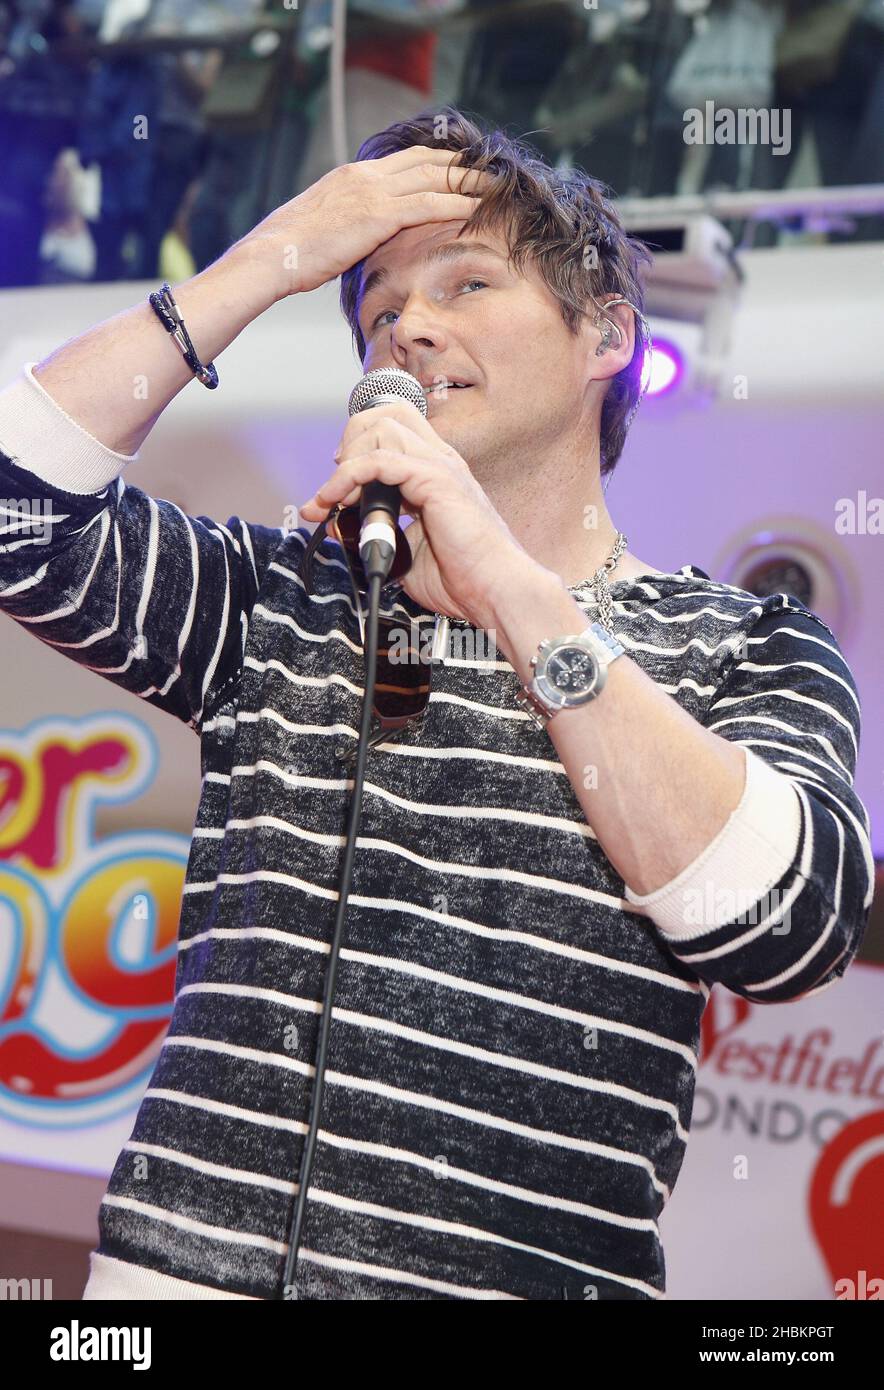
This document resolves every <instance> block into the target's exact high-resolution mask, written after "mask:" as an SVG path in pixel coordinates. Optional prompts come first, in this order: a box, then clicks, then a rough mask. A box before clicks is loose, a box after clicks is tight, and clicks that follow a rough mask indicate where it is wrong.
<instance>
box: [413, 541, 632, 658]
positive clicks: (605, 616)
mask: <svg viewBox="0 0 884 1390" xmlns="http://www.w3.org/2000/svg"><path fill="white" fill-rule="evenodd" d="M628 544H629V541H628V540H627V538H626V534H625V532H623V531H618V532H617V538H616V540H615V541H614V546H613V549H612V551H611V553H610V555H609V556H608V558H607V560H606V561H605V563H604V564H603V565H600V566H599V568H598V569H597V570H596V571H595V573H594V575H593V577H592V579H591V580H590V581H589V582H590V585H591V587H592V591H593V594H594V595H595V601H596V603H597V605H598V610H599V620H600V621H601V624H602V626H603V627H606V628H607V629H608V631H609V632H613V631H614V623H615V621H616V617H615V614H614V601H613V599H612V598H611V590H610V586H609V584H608V575H609V574H610V573H611V571H612V570H613V569H615V568H616V565H617V561H618V560H619V559H620V556H621V555H622V554H623V552H624V550H625V549H626V547H627V545H628ZM585 584H586V580H585V579H584V580H581V581H580V583H579V584H572V585H571V587H570V589H569V590H568V592H569V593H573V592H574V590H575V589H582V588H583V587H584V586H585ZM451 621H454V622H459V623H464V622H465V621H466V620H465V619H462V618H455V619H452V620H451ZM448 625H449V619H448V618H447V617H446V616H445V614H444V613H437V614H436V627H435V631H434V634H433V649H432V650H433V657H434V658H436V659H437V660H438V659H439V658H440V657H441V656H442V655H443V653H444V652H445V650H446V648H447V645H448Z"/></svg>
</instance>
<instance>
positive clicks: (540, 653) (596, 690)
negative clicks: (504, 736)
mask: <svg viewBox="0 0 884 1390" xmlns="http://www.w3.org/2000/svg"><path fill="white" fill-rule="evenodd" d="M622 655H623V648H622V647H621V645H620V643H619V642H618V641H617V638H616V637H615V636H614V634H613V633H612V632H609V631H608V629H607V628H605V627H602V625H601V623H590V625H589V627H587V628H585V629H584V631H583V632H580V633H577V634H576V635H572V636H567V637H547V638H545V639H544V640H543V641H542V642H541V644H540V646H539V647H538V648H537V654H536V655H535V656H532V658H531V666H532V668H533V670H534V679H533V680H532V681H531V684H530V685H527V686H523V687H522V688H521V690H519V692H518V694H517V695H516V703H517V704H518V705H519V706H520V707H521V708H522V709H524V710H526V711H527V712H528V714H530V716H531V718H532V719H533V720H534V722H535V724H536V725H537V726H538V728H541V729H545V728H546V726H547V724H548V723H549V721H550V720H551V719H552V717H553V715H554V714H558V712H559V710H562V709H574V708H576V707H577V706H578V705H586V704H589V701H590V700H594V699H596V697H597V696H598V695H600V694H601V692H602V690H603V689H604V685H605V681H606V680H607V679H608V667H609V666H610V664H611V662H612V661H616V659H617V657H618V656H622Z"/></svg>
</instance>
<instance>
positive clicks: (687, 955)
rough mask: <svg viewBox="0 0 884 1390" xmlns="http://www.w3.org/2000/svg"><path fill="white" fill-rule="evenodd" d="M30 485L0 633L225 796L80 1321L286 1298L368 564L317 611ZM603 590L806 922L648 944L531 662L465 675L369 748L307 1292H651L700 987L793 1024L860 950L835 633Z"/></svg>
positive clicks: (195, 856) (716, 599) (250, 558)
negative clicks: (97, 691)
mask: <svg viewBox="0 0 884 1390" xmlns="http://www.w3.org/2000/svg"><path fill="white" fill-rule="evenodd" d="M26 462H27V461H26V460H22V459H18V460H17V461H13V460H12V459H11V458H10V457H8V456H7V455H0V494H2V495H3V496H5V497H6V498H12V499H16V498H36V499H44V500H45V502H46V504H47V505H51V508H52V511H53V513H54V517H55V521H54V527H53V532H52V537H51V542H50V543H49V544H37V543H36V542H35V540H34V539H32V533H30V532H29V531H28V528H27V522H26V520H25V519H23V518H22V516H21V515H20V514H16V513H15V510H14V508H9V507H6V515H5V516H0V531H2V535H0V541H2V542H3V544H2V554H0V609H2V611H3V612H4V613H5V614H7V615H8V616H9V617H11V618H13V619H15V620H16V621H17V622H19V623H20V624H22V625H23V626H25V627H26V629H27V630H28V631H30V632H32V633H33V634H34V635H35V636H37V637H39V638H41V639H42V640H43V641H44V642H47V643H49V644H50V645H57V648H58V651H59V652H60V653H63V654H64V655H66V656H67V657H69V658H71V659H73V660H75V661H77V662H79V663H80V664H82V665H84V666H87V667H88V668H89V669H91V670H94V671H97V672H99V673H100V674H102V675H104V676H105V677H106V678H107V679H108V680H111V681H113V682H114V683H115V684H116V685H118V686H120V687H122V688H123V689H125V690H127V691H130V692H131V693H133V694H135V695H138V696H139V697H140V698H142V699H145V700H147V701H148V702H149V703H150V704H152V705H154V706H156V707H158V708H160V709H163V710H165V711H168V712H169V713H170V714H172V715H174V716H175V717H176V718H178V719H181V720H183V721H185V722H187V723H188V724H189V725H190V726H191V727H192V728H193V729H194V730H195V731H196V732H197V733H198V734H199V735H200V747H201V766H202V774H203V782H202V793H201V798H200V803H199V809H198V813H197V819H196V825H195V829H194V833H193V841H192V847H191V852H190V857H189V860H188V864H187V874H186V884H185V888H184V895H183V903H182V912H181V918H180V948H179V956H178V969H177V977H176V991H175V1002H174V1012H173V1014H172V1018H171V1023H170V1026H169V1030H168V1035H167V1037H166V1040H165V1042H164V1044H163V1047H162V1050H161V1052H160V1055H159V1057H158V1059H157V1062H156V1066H155V1069H154V1071H153V1074H152V1076H151V1078H150V1082H149V1084H148V1087H147V1091H146V1094H145V1096H144V1100H143V1102H142V1104H141V1107H140V1109H139V1112H138V1116H137V1120H136V1123H135V1127H134V1130H133V1132H132V1136H131V1139H130V1140H129V1142H128V1143H127V1144H126V1145H125V1147H124V1148H123V1150H122V1152H121V1153H120V1155H119V1158H118V1160H117V1163H116V1165H115V1167H114V1170H113V1173H112V1176H111V1179H110V1183H109V1187H108V1190H107V1194H106V1196H105V1198H104V1201H103V1203H102V1207H101V1211H100V1244H99V1247H98V1251H97V1252H96V1253H95V1254H94V1255H93V1276H92V1279H91V1280H90V1286H92V1291H90V1290H89V1289H87V1294H86V1297H96V1298H97V1297H143V1298H150V1297H162V1298H172V1297H194V1298H212V1297H237V1296H239V1297H247V1298H263V1299H271V1298H275V1297H279V1289H280V1284H281V1279H282V1273H283V1268H284V1258H285V1251H286V1246H285V1239H286V1232H287V1229H288V1224H289V1219H290V1214H291V1210H292V1206H293V1202H294V1197H295V1185H294V1180H295V1176H296V1174H297V1171H298V1167H299V1161H300V1149H301V1145H302V1143H303V1137H304V1134H305V1132H306V1122H307V1115H308V1105H309V1093H310V1087H311V1084H312V1075H313V1072H312V1062H313V1057H314V1050H315V1042H316V1032H317V1026H318V1008H319V1005H318V1001H319V1000H321V997H322V990H323V979H324V972H325V969H326V963H327V953H328V943H329V940H330V936H331V929H332V923H333V918H334V907H335V899H336V893H337V883H338V878H339V871H340V857H341V850H342V845H343V839H344V827H345V818H346V810H347V805H348V797H349V789H350V785H351V783H350V782H349V781H348V780H347V775H346V774H342V771H341V764H340V762H339V760H338V759H337V758H336V757H335V749H336V747H337V746H338V745H340V744H341V743H342V742H345V741H352V740H355V738H356V734H357V730H358V725H359V710H360V703H361V694H362V679H363V677H362V657H361V646H360V642H359V630H358V626H357V621H356V616H355V610H354V607H353V601H352V598H351V596H350V590H349V584H348V578H347V572H346V569H345V567H344V565H343V564H342V562H341V559H340V556H339V554H338V552H337V550H336V547H335V545H334V544H333V543H332V542H328V541H327V542H325V543H324V544H323V546H322V547H321V549H320V551H319V553H318V563H317V565H316V589H317V592H316V594H315V596H314V597H312V598H308V597H307V596H306V594H305V592H304V589H303V585H302V583H301V581H300V579H299V577H298V574H297V569H298V565H299V561H300V559H301V556H302V553H303V549H304V546H305V543H306V539H307V532H306V530H303V529H300V530H292V531H288V532H287V531H285V530H284V529H280V528H274V527H265V526H260V525H254V524H249V523H246V522H243V521H242V520H240V519H239V518H237V517H232V518H231V519H230V520H229V521H228V522H227V523H226V525H222V524H221V523H219V522H217V521H213V520H211V519H210V518H208V517H205V516H200V517H188V516H186V515H184V514H183V513H182V512H181V510H180V509H179V508H178V507H176V506H175V505H173V504H172V503H170V502H167V501H163V500H160V499H155V498H153V497H150V496H148V495H147V494H146V493H144V492H143V491H140V490H139V489H138V488H136V487H133V486H130V485H127V484H125V483H124V482H123V480H122V478H121V477H120V478H117V479H116V480H115V481H114V482H112V483H110V484H109V485H108V486H106V487H105V488H103V489H102V490H101V491H99V492H96V493H71V492H67V491H65V490H63V489H62V488H59V487H56V486H51V485H49V484H47V483H46V482H45V481H44V480H43V479H42V478H41V477H39V476H37V474H36V473H33V472H30V471H28V470H27V468H26V467H25V463H26ZM4 506H6V504H4ZM41 519H42V518H41ZM571 592H572V594H573V595H574V597H575V599H576V600H577V602H578V603H579V605H580V606H581V607H582V608H584V610H585V611H586V612H587V614H588V615H589V617H590V618H591V617H593V616H596V614H595V611H594V601H593V597H592V593H591V590H590V589H589V587H588V585H587V586H575V588H574V589H572V591H571ZM612 596H613V599H614V602H615V609H616V614H617V633H618V636H619V638H620V641H621V642H622V643H623V645H624V647H625V649H626V651H627V653H628V655H629V657H631V658H632V659H633V660H634V661H636V662H637V663H638V664H639V665H640V666H641V667H642V669H643V670H645V671H646V672H647V673H648V675H650V676H651V677H652V678H653V679H654V680H655V681H657V682H658V683H659V684H660V685H661V686H662V688H663V689H664V690H666V691H667V692H668V693H669V694H670V695H671V696H672V698H673V699H675V700H677V701H678V702H679V704H681V705H682V706H683V708H684V709H686V710H687V711H688V712H689V713H690V714H691V715H693V717H694V718H695V719H697V720H698V721H700V723H701V724H703V725H704V726H706V727H707V728H709V729H713V730H715V731H717V732H720V733H721V735H722V736H723V737H725V738H727V739H731V740H734V741H736V742H739V743H741V744H743V745H745V747H746V748H747V750H749V751H748V753H747V757H749V756H752V757H757V758H760V759H761V760H763V761H764V763H765V764H767V765H768V766H769V767H773V768H776V769H778V770H779V772H780V774H781V775H782V776H783V777H784V778H787V779H788V780H789V783H790V784H791V786H792V787H794V789H795V793H796V794H797V796H798V799H799V801H800V809H801V813H800V834H799V836H798V843H797V845H796V850H795V855H794V859H793V862H792V863H791V864H790V865H789V867H788V869H787V871H786V872H785V873H784V874H783V875H782V877H781V878H780V880H779V881H778V882H777V883H776V884H774V885H769V886H770V887H771V888H772V889H773V890H775V891H776V893H777V894H779V895H781V898H780V901H781V904H786V903H788V905H789V907H790V913H791V918H790V930H789V931H788V932H783V933H776V932H773V931H771V930H770V929H769V927H770V925H771V923H775V922H776V921H777V920H778V916H777V912H776V909H771V910H770V911H769V913H768V916H767V917H764V916H761V917H757V918H754V919H751V920H752V921H755V922H759V923H760V925H749V926H747V923H746V917H745V916H742V917H739V918H736V919H735V920H733V921H729V922H727V923H726V924H725V925H723V926H720V927H711V928H709V929H706V930H702V931H701V932H700V933H699V934H694V935H693V936H692V937H690V938H687V939H685V938H684V937H681V938H676V937H674V936H672V935H670V934H668V933H666V932H664V931H663V930H661V929H660V928H659V927H658V925H656V924H655V922H654V920H653V917H652V916H649V915H647V913H646V912H645V911H642V910H639V909H637V908H636V906H635V904H634V903H633V902H631V901H630V900H629V899H628V898H627V897H626V885H625V884H624V882H623V880H622V878H621V877H620V876H619V875H618V874H617V873H616V871H615V870H614V868H613V867H612V865H611V863H610V862H609V861H608V859H607V858H606V856H605V854H604V853H603V852H602V850H601V847H600V846H599V844H598V842H597V840H596V838H595V836H594V835H593V832H592V830H591V829H590V827H589V825H588V824H587V822H586V819H585V817H584V815H583V813H582V811H581V807H580V804H579V802H578V799H577V797H576V795H575V792H574V790H573V788H572V787H571V785H570V783H569V780H568V777H567V776H566V775H565V772H564V769H563V767H562V765H561V763H560V762H559V761H558V759H557V757H556V753H555V748H554V746H553V745H552V743H551V742H550V739H549V737H548V735H547V734H546V733H545V732H543V731H541V730H539V729H538V728H536V727H535V725H534V724H533V723H532V722H531V721H530V720H529V719H528V717H527V715H525V714H524V713H523V712H521V711H520V710H519V709H518V708H517V706H516V704H515V698H514V697H515V694H516V691H517V689H518V678H517V676H516V674H515V672H514V671H513V669H512V667H511V666H510V664H509V663H508V662H507V661H505V660H503V659H494V660H486V661H476V660H464V659H456V658H455V659H452V658H449V659H447V660H446V661H445V663H444V665H443V666H442V667H440V668H437V669H436V670H435V671H434V675H433V689H432V695H431V703H430V707H429V713H428V716H427V720H426V725H425V728H424V730H423V732H422V734H421V735H420V738H419V739H417V740H415V739H413V738H412V739H409V738H405V739H403V740H401V741H400V740H397V741H393V742H391V743H389V744H387V745H382V746H381V747H380V748H378V749H376V750H373V751H372V752H371V753H370V754H369V759H368V765H367V773H366V781H365V793H364V811H363V816H362V823H361V833H360V837H359V841H358V848H357V854H356V863H355V872H354V877H353V883H352V888H351V893H350V908H349V914H348V924H347V929H346V938H345V946H344V950H343V953H342V957H341V965H340V977H339V983H338V991H337V1004H336V1007H335V1009H334V1013H333V1021H332V1027H331V1038H330V1050H329V1062H328V1073H327V1083H326V1091H325V1096H324V1100H323V1113H322V1118H321V1125H320V1135H319V1143H318V1146H317V1152H316V1160H315V1165H314V1172H313V1178H312V1182H311V1191H310V1199H309V1203H308V1208H307V1213H306V1219H305V1225H304V1232H303V1239H302V1250H301V1254H300V1258H299V1262H298V1270H299V1273H298V1284H297V1296H298V1297H301V1298H307V1299H325V1298H370V1299H386V1298H393V1299H400V1298H405V1299H411V1298H419V1299H421V1298H520V1299H549V1298H553V1299H557V1298H563V1297H568V1298H586V1297H593V1296H597V1297H599V1298H603V1299H624V1298H625V1299H650V1298H658V1297H661V1296H662V1294H663V1292H664V1290H665V1266H664V1255H663V1250H662V1247H661V1243H660V1238H659V1233H658V1224H657V1223H658V1218H659V1216H660V1213H661V1211H662V1208H663V1206H664V1204H665V1202H666V1200H667V1198H668V1196H669V1193H670V1192H671V1191H672V1188H673V1185H674V1183H675V1181H676V1178H677V1176H678V1172H679V1169H680V1166H681V1163H682V1159H683V1156H684V1151H685V1144H686V1142H687V1137H688V1131H689V1128H690V1121H691V1107H692V1099H693V1094H694V1085H695V1079H696V1066H697V1049H698V1041H699V1029H700V1017H701V1014H702V1011H703V1007H704V1004H705V1002H706V999H707V997H708V994H709V990H710V987H711V986H712V985H713V984H714V983H715V982H716V981H718V982H721V984H723V985H724V986H725V987H727V988H729V989H731V990H733V991H735V992H736V993H738V994H741V995H744V996H745V997H747V998H751V999H754V1000H757V1001H759V1002H776V1001H780V1000H789V999H795V998H799V997H802V996H804V995H806V994H808V993H810V992H814V991H818V990H820V989H823V988H825V987H826V986H827V985H829V984H831V983H832V982H833V981H834V980H836V979H837V978H838V977H839V976H840V975H842V974H843V972H844V970H845V969H846V968H847V966H848V964H849V962H850V961H851V959H852V958H853V956H854V954H855V952H856V950H857V947H858V945H859V942H860V939H861V936H862V932H863V929H864V926H865V922H866V920H867V916H868V909H869V905H870V902H871V897H872V882H873V864H872V858H871V851H870V847H869V827H868V817H867V814H866V811H865V808H864V807H863V805H862V803H861V802H860V801H859V799H858V797H857V795H856V793H855V791H854V790H853V785H852V778H853V771H854V766H855V761H856V756H857V740H858V736H859V730H860V708H859V700H858V695H857V691H856V686H855V683H854V680H853V677H852V675H851V672H850V670H849V668H848V667H847V665H846V663H845V661H844V658H843V656H842V655H841V652H840V650H839V647H838V645H837V642H836V640H835V638H834V637H833V635H832V633H831V631H830V630H829V629H828V628H827V627H826V626H825V624H824V623H823V622H822V621H821V620H820V619H819V618H817V617H816V616H814V615H813V614H812V613H810V612H809V611H808V610H807V608H806V607H805V606H804V605H802V604H801V603H800V602H798V601H797V600H796V599H794V598H791V597H789V596H786V595H783V594H775V595H773V596H771V597H768V598H766V599H758V598H756V597H754V596H753V595H752V594H750V593H748V592H746V591H743V590H741V589H737V588H734V587H732V586H729V585H727V584H721V583H716V582H714V581H713V580H711V579H710V578H709V577H708V576H707V575H706V574H704V573H703V571H702V570H700V569H698V568H696V567H695V566H691V565H685V566H683V567H682V569H680V570H679V571H677V572H676V573H672V574H666V575H662V576H660V575H654V576H652V577H650V576H648V577H644V578H638V579H622V580H620V581H619V582H616V583H614V584H613V585H612ZM385 599H386V600H387V602H386V604H385V611H390V606H391V604H395V611H396V612H400V613H401V615H402V616H403V619H404V620H406V621H407V620H408V619H409V618H413V619H414V620H415V621H417V622H419V623H430V622H432V620H433V618H432V615H430V614H427V613H426V612H425V611H423V610H421V609H419V608H418V607H417V605H416V604H414V603H413V602H412V601H411V600H410V599H409V598H408V596H407V595H405V594H404V593H402V592H398V593H396V592H394V591H393V590H391V589H388V590H386V591H385ZM493 654H494V655H495V656H496V657H498V658H499V656H500V654H499V653H493ZM648 775H649V777H653V776H654V771H653V769H649V770H648ZM139 1156H142V1163H143V1160H144V1157H146V1160H147V1162H146V1174H147V1176H146V1178H145V1177H144V1175H143V1172H139V1175H138V1176H136V1175H135V1173H134V1164H135V1161H136V1159H137V1158H138V1157H139ZM115 1280H118V1281H119V1283H118V1285H115ZM177 1281H182V1282H181V1283H178V1282H177ZM124 1290H125V1291H124Z"/></svg>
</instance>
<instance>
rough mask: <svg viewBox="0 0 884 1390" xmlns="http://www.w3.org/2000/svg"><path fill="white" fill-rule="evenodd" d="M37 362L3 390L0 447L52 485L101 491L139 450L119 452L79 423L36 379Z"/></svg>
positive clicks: (62, 487)
mask: <svg viewBox="0 0 884 1390" xmlns="http://www.w3.org/2000/svg"><path fill="white" fill-rule="evenodd" d="M36 365H37V364H36V363H35V362H27V363H26V364H25V366H24V368H23V370H22V372H21V374H20V375H19V376H17V377H16V379H15V380H14V381H13V383H12V385H11V386H7V387H6V389H5V390H4V391H0V449H2V450H3V452H4V454H8V455H9V457H10V458H11V459H13V460H14V461H15V462H16V463H17V464H19V465H20V466H21V467H22V468H26V469H27V470H28V472H30V473H35V474H36V475H37V477H38V478H42V479H43V481H44V482H45V483H48V484H49V485H50V487H58V488H61V489H62V490H63V491H64V492H74V493H89V492H100V491H101V489H102V488H105V487H107V485H108V483H112V482H113V481H114V480H115V479H116V478H118V477H119V476H120V474H121V473H122V471H123V469H124V468H125V467H126V464H127V463H134V461H135V460H136V459H137V458H138V454H137V453H135V454H117V453H115V452H114V450H113V449H108V448H106V447H105V445H104V444H101V443H100V442H99V441H98V440H97V439H95V438H94V437H93V436H92V435H91V434H89V433H88V431H86V430H84V429H83V426H82V425H78V424H77V422H76V420H74V419H73V418H72V417H71V416H70V415H68V413H67V411H66V410H62V408H61V406H60V405H59V404H58V402H57V401H54V400H53V399H52V397H51V396H50V394H49V392H48V391H47V390H46V389H45V388H44V387H43V386H41V385H40V383H39V381H37V379H36V377H35V376H34V372H33V369H34V367H35V366H36Z"/></svg>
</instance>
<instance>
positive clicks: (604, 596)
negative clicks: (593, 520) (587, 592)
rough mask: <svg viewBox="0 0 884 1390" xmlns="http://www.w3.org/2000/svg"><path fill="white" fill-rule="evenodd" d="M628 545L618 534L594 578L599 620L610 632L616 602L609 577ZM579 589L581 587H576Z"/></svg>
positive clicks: (622, 534)
mask: <svg viewBox="0 0 884 1390" xmlns="http://www.w3.org/2000/svg"><path fill="white" fill-rule="evenodd" d="M627 545H628V541H627V539H626V536H625V534H624V532H623V531H618V532H617V539H616V540H615V541H614V548H613V550H612V551H611V553H610V555H609V556H608V558H607V560H606V561H605V563H604V564H603V565H600V566H599V568H598V569H597V570H596V572H595V574H594V575H593V577H592V581H591V583H592V591H593V593H594V594H595V600H596V603H597V604H598V607H599V619H600V621H601V624H602V627H606V628H607V629H608V631H609V632H613V631H614V622H615V617H614V601H613V599H612V598H611V589H610V586H609V584H608V575H609V574H610V572H611V570H613V569H614V568H615V566H616V564H617V561H618V560H619V559H620V556H621V555H622V554H623V552H624V550H625V549H626V547H627ZM574 587H575V588H579V585H575V586H574Z"/></svg>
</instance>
